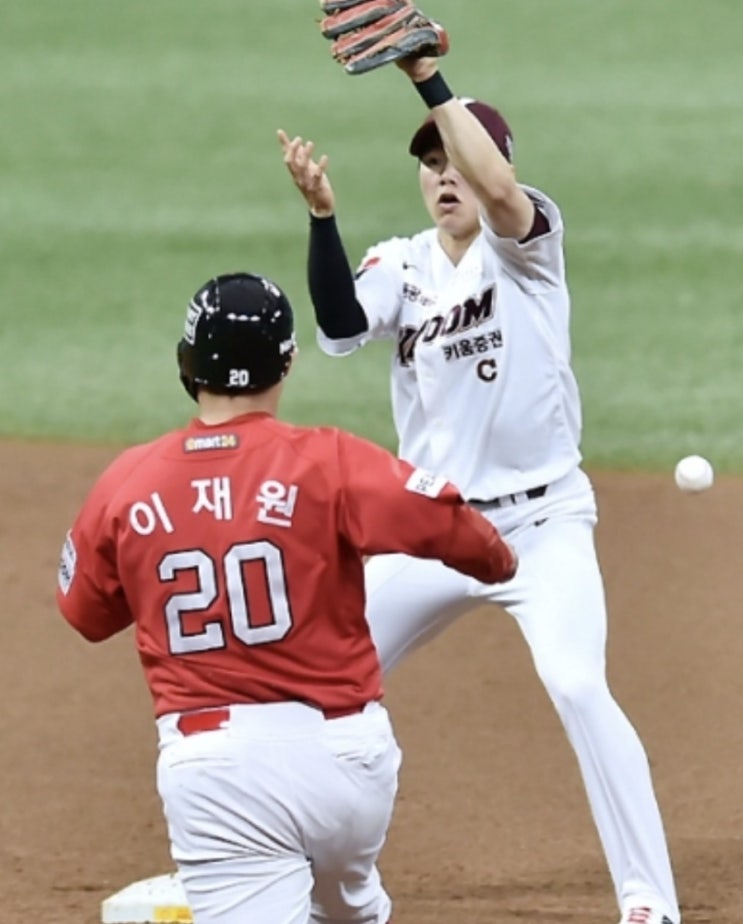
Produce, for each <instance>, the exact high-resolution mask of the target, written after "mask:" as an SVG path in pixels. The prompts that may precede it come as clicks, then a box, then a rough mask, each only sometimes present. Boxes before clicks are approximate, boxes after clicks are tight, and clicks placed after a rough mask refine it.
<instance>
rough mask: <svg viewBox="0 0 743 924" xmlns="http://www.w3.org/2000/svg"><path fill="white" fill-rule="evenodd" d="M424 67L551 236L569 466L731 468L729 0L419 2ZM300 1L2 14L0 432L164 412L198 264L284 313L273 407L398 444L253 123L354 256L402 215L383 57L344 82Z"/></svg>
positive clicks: (736, 447)
mask: <svg viewBox="0 0 743 924" xmlns="http://www.w3.org/2000/svg"><path fill="white" fill-rule="evenodd" d="M425 8H426V10H427V11H428V12H430V13H431V14H432V15H434V16H437V17H438V18H440V19H441V20H442V21H443V22H444V23H445V24H446V25H447V27H448V29H449V32H450V35H451V40H452V50H451V52H450V55H449V57H448V59H447V60H446V66H445V72H446V74H447V76H448V78H449V80H450V82H451V84H452V85H453V87H454V89H455V90H456V91H458V92H460V93H461V94H463V95H477V96H481V97H483V98H485V99H487V100H489V101H491V102H493V103H495V104H497V105H499V106H500V107H501V108H503V109H504V110H505V112H506V114H507V115H508V117H509V120H510V121H511V122H512V125H513V128H514V130H515V133H516V145H517V149H516V150H517V163H518V166H519V174H520V177H521V178H522V179H523V180H524V181H526V182H530V183H532V184H534V185H537V186H540V187H542V188H543V189H545V191H547V192H549V193H550V194H552V195H553V196H554V197H555V198H557V200H558V201H559V202H560V204H561V206H562V208H563V211H564V214H565V218H566V224H567V232H568V233H567V238H566V241H567V249H568V260H569V272H570V277H571V282H572V293H573V302H574V323H573V340H574V353H575V365H576V370H577V373H578V376H579V379H580V383H581V386H582V392H583V398H584V410H585V436H584V451H585V455H586V458H587V461H588V463H589V464H590V465H594V466H600V467H621V468H647V469H655V468H664V467H667V466H669V465H671V464H673V463H674V462H675V460H676V459H677V458H678V457H679V456H680V455H683V454H686V453H687V452H702V453H703V454H706V455H708V456H709V457H710V458H711V459H712V461H713V462H714V463H715V465H716V467H717V468H718V469H720V470H727V471H743V439H742V438H741V437H742V436H743V414H742V407H743V401H742V399H741V382H742V380H743V375H742V373H741V369H742V368H743V364H742V363H741V354H742V353H743V318H741V308H743V298H742V297H741V296H742V295H743V224H742V223H741V218H740V208H741V203H743V179H742V178H741V177H742V173H743V171H742V169H741V165H742V163H743V161H742V155H741V151H742V150H743V93H741V89H740V88H741V86H743V57H741V54H740V39H741V35H743V4H741V2H740V0H707V2H705V3H701V2H700V0H563V2H560V3H557V2H555V0H520V2H518V3H505V2H500V3H499V2H495V0H460V2H459V3H457V4H451V3H446V2H445V0H430V2H427V3H426V4H425ZM318 11H319V8H318V6H317V4H316V2H315V0H247V2H246V0H243V2H237V0H201V2H199V0H129V2H125V3H117V2H114V0H67V2H65V3H59V4H57V3H46V4H41V3H36V4H33V3H27V2H26V0H6V3H5V4H4V5H3V15H2V29H0V55H1V56H2V62H3V63H2V73H3V79H2V81H0V102H1V109H2V112H3V122H4V125H3V133H2V135H3V137H2V142H0V182H1V183H2V195H1V196H0V222H1V226H2V231H1V234H0V266H1V267H2V270H1V272H2V279H3V286H2V301H1V306H2V307H1V308H0V311H1V313H2V327H1V329H0V330H1V332H0V368H1V369H2V373H3V386H4V387H3V388H2V390H1V391H0V434H2V435H5V436H23V437H31V438H54V439H57V438H59V439H65V440H84V441H96V442H98V441H107V442H113V443H121V442H132V441H135V440H140V439H145V438H149V437H151V436H153V435H155V434H156V433H158V432H159V431H161V430H163V429H167V428H170V427H172V426H174V425H177V424H179V423H180V422H181V421H183V420H185V419H186V417H187V416H188V415H190V414H191V411H192V406H191V404H190V402H189V401H188V399H187V398H186V396H185V393H183V392H182V391H181V389H180V385H179V383H178V381H177V375H176V369H175V361H174V348H175V342H176V340H177V338H178V337H179V336H180V332H181V327H182V318H183V313H184V310H185V304H186V302H187V300H188V297H189V296H190V295H191V294H192V292H193V291H194V290H195V289H196V287H197V286H198V285H200V284H201V283H202V282H203V281H205V280H206V279H207V278H208V277H209V276H211V275H213V274H215V273H218V272H226V271H230V270H234V269H252V270H257V271H260V272H263V273H266V274H268V275H271V276H273V277H274V278H275V279H276V280H277V281H278V282H280V284H282V285H283V287H284V288H285V289H286V290H287V291H288V293H289V295H290V297H291V298H292V301H293V302H294V304H295V307H296V308H297V310H298V314H299V334H300V345H301V355H300V357H299V361H298V363H297V366H296V370H295V372H294V374H293V382H292V385H293V387H292V386H291V385H290V387H289V389H288V391H287V396H286V400H285V405H284V413H285V416H286V417H287V418H289V419H292V420H294V421H297V422H308V423H320V422H323V423H333V424H338V425H341V426H346V427H349V428H351V429H353V430H355V431H357V432H360V433H363V434H365V435H367V436H370V437H372V438H375V439H377V440H379V441H381V442H383V443H385V444H387V445H389V446H393V445H394V434H393V431H392V427H391V424H390V418H389V408H388V384H387V367H388V362H389V358H388V351H387V349H385V348H384V347H378V348H377V347H375V348H367V349H366V350H364V351H362V352H361V353H359V354H356V355H355V356H354V357H353V358H352V359H348V360H346V361H332V360H330V359H328V358H327V357H325V356H323V355H322V354H321V353H320V352H319V350H318V349H317V347H316V345H315V342H314V333H313V325H312V320H311V310H310V307H309V302H308V298H307V295H306V290H305V282H304V268H305V247H306V224H307V222H306V218H305V212H304V208H303V205H302V202H301V200H300V198H299V195H298V193H297V192H296V191H295V190H294V189H293V187H292V186H291V184H290V182H289V178H288V175H287V174H286V173H285V170H284V167H283V164H282V163H281V158H280V151H279V147H278V144H277V142H276V139H275V131H276V129H277V128H279V127H282V128H284V129H286V130H287V131H288V132H290V133H300V134H303V135H305V136H309V137H312V138H314V139H315V141H316V142H317V144H318V147H319V149H320V150H321V151H326V152H327V153H328V154H329V155H330V157H331V176H332V178H333V180H334V183H335V186H336V190H337V193H338V199H339V220H340V224H341V228H342V230H343V232H344V237H345V239H346V243H347V246H348V250H349V255H350V257H351V259H352V261H354V262H355V261H356V260H357V259H358V258H359V257H360V256H361V254H362V252H363V250H364V249H365V247H366V246H367V245H368V244H370V243H372V242H374V241H376V240H378V239H381V238H384V237H387V236H389V235H391V234H393V233H398V234H406V233H410V232H413V231H415V230H417V229H418V228H419V227H421V226H423V224H424V223H425V221H426V217H425V215H424V212H423V208H422V206H421V205H420V203H419V199H418V192H417V185H416V181H415V172H414V164H413V162H412V160H411V159H410V158H409V157H408V156H407V154H406V143H407V140H408V137H409V135H410V132H411V129H412V128H413V127H414V126H415V125H416V124H417V123H418V121H419V120H420V118H421V117H422V116H423V115H424V110H423V107H422V104H421V103H420V101H419V100H418V99H417V98H416V97H415V94H414V93H413V92H412V91H411V90H410V88H409V87H407V86H406V83H405V80H404V79H403V77H402V75H400V74H399V73H398V72H397V71H396V70H395V69H394V68H388V69H385V70H383V71H379V72H377V73H374V74H370V75H368V76H366V77H354V78H351V77H348V76H347V75H345V74H344V73H343V72H342V71H341V69H340V68H339V67H338V66H337V65H335V64H334V63H333V62H332V60H331V59H330V57H329V54H328V49H327V46H326V43H325V42H324V40H323V39H322V38H321V36H320V35H319V32H318V30H317V27H316V20H317V18H318Z"/></svg>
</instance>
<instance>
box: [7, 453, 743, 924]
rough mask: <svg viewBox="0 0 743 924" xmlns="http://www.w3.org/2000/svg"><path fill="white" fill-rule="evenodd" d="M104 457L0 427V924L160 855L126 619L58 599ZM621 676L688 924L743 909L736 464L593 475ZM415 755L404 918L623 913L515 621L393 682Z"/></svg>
mask: <svg viewBox="0 0 743 924" xmlns="http://www.w3.org/2000/svg"><path fill="white" fill-rule="evenodd" d="M112 455H113V451H112V450H105V449H81V448H79V447H72V446H45V445H40V444H18V443H13V442H5V443H2V442H0V471H1V472H2V489H1V490H2V500H3V503H2V508H3V510H2V519H1V520H0V536H1V537H2V556H0V575H1V576H2V587H3V617H4V618H3V627H2V638H3V648H2V655H1V656H0V657H2V678H3V688H4V689H5V691H6V693H5V703H6V705H5V708H4V710H3V712H2V714H1V715H0V741H1V742H2V755H3V760H2V778H1V779H2V796H3V799H2V810H1V811H0V830H1V832H2V843H1V848H0V849H1V850H2V862H1V863H0V895H1V896H2V906H1V907H0V921H1V922H2V924H42V922H43V924H97V922H98V921H99V920H100V911H99V909H100V903H101V901H102V900H103V899H104V898H105V897H106V896H108V895H109V894H110V893H111V892H114V891H116V890H118V889H119V888H121V887H123V886H125V885H127V884H129V883H130V882H132V881H133V880H135V879H141V878H146V877H148V876H152V875H155V874H159V873H162V872H167V871H169V870H170V869H171V863H170V860H169V856H168V849H167V841H166V837H165V828H164V824H163V821H162V818H161V814H160V805H159V802H158V799H157V796H156V793H155V788H154V758H155V736H154V726H153V723H152V721H151V715H150V703H149V697H148V694H147V692H146V690H145V686H144V682H143V680H142V677H141V674H140V669H139V665H138V662H137V660H136V656H135V653H134V650H133V645H132V639H131V637H130V634H129V633H126V634H125V635H124V636H123V637H121V638H117V639H114V640H112V641H110V642H107V643H105V644H104V645H101V646H92V645H88V644H87V643H85V642H83V641H82V640H81V639H79V638H78V637H77V636H76V635H75V634H74V633H73V632H72V631H71V630H70V629H69V628H68V627H67V625H66V624H65V623H64V622H63V620H62V618H61V617H60V616H59V615H58V614H57V612H56V610H55V607H54V587H55V575H56V563H57V554H58V551H59V547H60V544H61V541H62V538H63V536H64V532H65V530H66V528H67V526H68V525H69V521H70V520H71V518H72V516H73V515H74V513H75V511H76V509H77V507H78V504H79V503H80V501H81V500H82V498H83V496H84V494H85V492H86V491H87V489H88V487H89V486H90V484H91V483H92V481H93V479H94V478H95V476H96V475H97V474H98V472H99V471H100V470H101V468H102V467H103V466H104V464H105V463H106V462H107V461H108V460H109V459H110V458H111V457H112ZM593 474H594V481H595V484H596V488H597V493H598V497H599V503H600V511H601V522H600V527H599V532H598V541H599V550H600V555H601V558H602V563H603V569H604V573H605V577H606V584H607V592H608V597H609V610H610V639H609V674H610V679H611V682H612V686H613V689H614V692H615V694H616V695H617V698H618V699H619V701H620V702H621V703H622V705H623V706H624V708H625V709H626V711H627V712H628V713H629V715H630V717H631V718H632V720H633V721H634V723H635V725H636V726H637V728H638V730H639V731H640V734H641V736H642V738H643V739H644V742H645V744H646V747H647V749H648V752H649V755H650V759H651V762H652V765H653V772H654V776H655V783H656V789H657V794H658V798H659V800H660V802H661V806H662V808H663V812H664V817H665V821H666V827H667V829H668V835H669V840H670V843H671V850H672V855H673V859H674V864H675V867H676V871H677V876H678V883H679V892H680V897H681V903H682V907H683V909H684V913H685V916H684V922H685V924H702V922H710V924H740V922H741V921H743V770H742V769H741V764H743V671H742V670H741V667H742V666H743V586H742V584H743V581H742V580H741V573H742V569H741V561H742V560H743V526H742V525H741V514H742V513H743V480H741V479H724V478H723V479H720V480H719V482H718V484H716V485H715V487H714V489H713V490H712V491H710V492H709V493H708V494H705V495H701V496H697V497H688V496H682V495H681V494H679V492H678V491H677V490H676V489H675V487H674V486H673V483H672V479H671V478H669V477H660V476H652V477H651V476H647V477H637V476H629V475H621V476H620V475H612V474H602V473H593ZM387 704H388V706H389V707H390V709H391V712H392V715H393V718H394V720H395V725H396V728H397V732H398V736H399V738H400V742H401V744H402V746H403V750H404V752H405V762H404V766H403V772H402V776H401V794H400V799H399V802H398V807H397V813H396V817H395V822H394V825H393V827H392V830H391V832H390V838H389V843H388V846H387V849H386V851H385V854H384V861H383V872H384V874H385V879H386V883H387V886H388V888H389V890H390V891H391V893H392V895H393V898H394V899H395V901H396V911H395V924H460V922H462V924H464V922H467V924H485V922H488V924H493V922H497V924H527V922H528V924H530V922H535V924H536V922H539V924H550V922H552V924H554V922H569V924H616V917H617V915H616V912H615V905H614V901H613V896H612V894H611V885H610V882H609V879H608V874H607V872H606V869H605V866H604V862H603V858H602V855H601V852H600V849H599V845H598V842H597V839H596V835H595V833H594V829H593V826H592V823H591V820H590V817H589V814H588V808H587V804H586V801H585V799H584V796H583V792H582V788H581V784H580V780H579V777H578V773H577V768H576V765H575V762H574V759H573V756H572V752H571V751H570V749H569V747H568V744H567V742H566V739H565V738H564V736H563V734H562V730H561V728H560V727H559V725H558V722H557V719H556V717H555V714H554V713H553V711H552V708H551V706H550V704H549V702H548V701H547V698H546V695H545V694H544V692H543V690H542V688H541V686H540V685H539V683H538V681H537V680H536V677H535V675H534V672H533V670H532V668H531V665H530V663H529V660H528V655H527V652H526V649H525V646H524V644H523V643H522V641H521V639H520V637H519V635H518V633H517V631H516V628H515V626H514V624H513V623H512V622H511V620H510V619H509V618H508V617H507V616H505V615H504V614H502V613H501V612H499V611H498V610H479V611H477V612H476V613H473V614H472V615H471V616H469V617H466V618H465V619H462V620H460V621H459V623H458V624H457V625H456V626H455V627H454V628H452V629H451V630H450V631H449V632H448V633H446V634H445V635H444V636H442V637H440V638H439V639H438V640H437V641H436V642H434V643H433V644H432V645H430V646H429V647H428V648H426V649H424V650H423V651H421V652H419V653H417V654H416V655H414V656H413V657H412V658H411V659H410V660H409V661H408V662H407V663H406V664H404V665H403V666H402V667H401V668H399V669H398V671H397V672H396V673H395V674H394V675H392V676H391V677H390V678H389V681H388V696H387Z"/></svg>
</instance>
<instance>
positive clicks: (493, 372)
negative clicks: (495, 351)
mask: <svg viewBox="0 0 743 924" xmlns="http://www.w3.org/2000/svg"><path fill="white" fill-rule="evenodd" d="M497 375H498V364H497V363H496V361H495V360H494V359H481V360H480V362H479V363H478V364H477V376H478V378H481V379H482V380H483V382H492V381H493V380H494V379H495V378H496V377H497Z"/></svg>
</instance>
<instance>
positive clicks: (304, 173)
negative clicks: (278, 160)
mask: <svg viewBox="0 0 743 924" xmlns="http://www.w3.org/2000/svg"><path fill="white" fill-rule="evenodd" d="M276 134H277V135H278V138H279V144H280V145H281V148H282V150H283V152H284V163H285V164H286V167H287V170H288V171H289V173H290V174H291V177H292V179H293V180H294V185H295V186H296V187H297V189H298V190H299V191H300V192H301V193H302V195H303V196H304V200H305V202H306V203H307V206H308V207H309V210H310V212H312V214H313V215H314V216H315V217H316V218H329V217H330V216H331V215H333V214H334V213H335V193H334V192H333V187H332V186H331V185H330V180H329V179H328V175H327V173H326V170H327V167H328V156H327V154H323V155H322V157H320V158H319V159H318V160H315V159H314V157H313V154H314V151H315V144H314V142H312V141H305V140H304V139H303V138H300V137H299V136H297V137H295V138H292V139H290V138H289V136H288V135H287V133H286V132H285V131H284V130H283V129H281V128H280V129H279V130H278V132H277V133H276Z"/></svg>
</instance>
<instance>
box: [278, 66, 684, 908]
mask: <svg viewBox="0 0 743 924" xmlns="http://www.w3.org/2000/svg"><path fill="white" fill-rule="evenodd" d="M399 66H400V67H401V69H402V70H403V71H405V72H406V73H407V76H408V77H409V78H410V79H411V80H412V82H413V83H414V85H415V87H416V89H417V90H418V92H419V94H420V95H421V97H422V98H423V101H424V102H425V103H426V104H427V105H428V107H429V109H430V113H429V116H428V118H427V119H426V120H425V121H424V122H423V123H422V124H421V125H420V127H419V128H418V129H417V131H416V132H415V133H414V135H413V137H412V140H411V141H410V144H409V151H410V153H411V154H412V155H413V156H414V157H415V158H416V159H417V160H418V161H419V173H418V176H419V183H420V190H421V193H422V197H423V202H424V204H425V206H426V209H427V211H428V213H429V215H430V217H431V219H432V222H433V227H431V228H429V229H428V230H425V231H422V232H421V233H419V234H415V235H413V236H412V237H393V238H390V239H388V240H386V241H383V242H381V243H379V244H377V245H375V246H373V247H371V248H370V249H369V250H368V251H367V253H366V255H365V256H364V258H363V259H362V261H361V264H360V266H359V268H358V270H357V272H356V274H355V277H354V275H353V274H352V271H351V269H350V265H349V261H348V259H347V257H346V253H345V248H344V246H343V244H342V241H341V238H340V234H339V230H338V226H337V223H336V219H335V211H336V205H335V196H334V192H333V189H332V186H331V184H330V182H329V180H328V177H327V174H326V167H327V157H326V156H325V155H323V156H322V157H319V158H315V156H314V151H313V144H312V142H309V141H305V140H304V139H303V138H300V137H295V138H290V137H289V136H288V135H287V134H286V133H285V132H284V131H279V141H280V143H281V146H282V149H283V153H284V162H285V164H286V165H287V167H288V170H289V172H290V174H291V176H292V178H293V180H294V183H295V184H296V186H297V187H298V188H299V190H300V192H301V193H302V195H303V196H304V198H305V200H306V203H307V205H308V206H309V209H310V216H311V217H310V240H309V288H310V294H311V297H312V301H313V305H314V309H315V314H316V319H317V323H318V339H319V343H320V346H321V347H322V348H323V349H324V350H325V351H326V352H327V353H329V354H330V355H336V356H340V355H345V354H348V353H350V352H352V351H353V350H355V349H357V348H358V347H361V346H363V345H364V344H365V343H367V342H369V341H372V340H382V339H387V340H391V341H393V343H394V347H393V350H394V352H393V361H392V407H393V414H394V419H395V425H396V429H397V433H398V437H399V455H400V456H401V457H402V458H404V459H407V460H408V461H410V462H412V463H413V464H415V465H421V466H423V467H425V468H432V469H433V470H436V471H440V472H443V473H444V474H445V475H446V476H447V478H449V479H450V480H451V481H452V482H453V483H454V484H456V485H457V487H458V488H459V489H460V491H461V492H462V494H463V496H464V497H465V498H467V500H469V501H470V502H471V503H473V504H476V505H477V506H478V507H479V509H481V510H482V511H483V513H484V514H485V516H486V517H487V518H488V519H489V520H490V521H491V522H492V523H493V524H495V525H496V526H497V527H498V528H499V530H500V532H501V534H502V535H503V536H504V537H506V538H507V539H508V540H509V541H510V542H511V543H512V544H513V545H514V547H515V548H516V551H517V553H518V556H519V562H520V564H519V572H518V575H517V577H516V579H515V580H514V581H513V582H511V583H509V584H508V585H504V586H501V587H496V586H492V585H491V586H486V585H483V584H477V583H476V582H473V581H471V580H468V579H467V578H464V577H462V576H460V575H458V574H455V573H453V572H451V571H450V570H447V569H446V568H445V567H443V566H441V565H440V564H439V563H437V562H434V561H421V560H420V559H413V558H410V557H409V556H406V555H404V554H403V555H399V554H397V555H383V556H378V557H375V558H374V559H372V560H371V561H370V562H369V564H368V567H367V571H366V581H367V616H368V619H369V622H370V625H371V628H372V635H373V638H374V641H375V643H376V646H377V649H378V651H379V655H380V659H381V661H382V666H383V669H384V670H388V669H390V668H391V667H393V666H394V665H395V664H396V663H397V662H398V661H400V660H401V659H402V658H403V657H404V656H405V655H406V654H407V653H408V652H410V651H412V650H413V649H415V648H417V647H418V646H420V645H421V644H423V643H424V642H426V641H427V640H428V639H431V638H433V637H434V636H435V635H437V634H438V633H440V632H441V631H442V630H443V629H444V628H445V627H446V626H447V625H449V624H450V623H451V622H452V620H454V619H455V618H456V617H458V616H460V615H461V614H463V613H465V612H467V611H468V610H471V609H473V608H474V607H476V606H479V605H481V604H483V603H487V602H493V603H498V604H500V605H502V606H503V607H504V608H505V609H506V610H507V611H508V612H509V613H511V615H512V616H513V617H514V618H515V619H516V620H517V622H518V624H519V627H520V629H521V631H522V633H523V635H524V637H525V639H526V642H527V644H528V645H529V647H530V650H531V653H532V656H533V660H534V665H535V668H536V670H537V673H538V674H539V677H540V679H541V680H542V682H543V683H544V686H545V688H546V690H547V692H548V694H549V696H550V698H551V700H552V702H553V704H554V706H555V708H556V710H557V712H558V714H559V716H560V719H561V720H562V723H563V725H564V727H565V731H566V733H567V735H568V738H569V740H570V743H571V744H572V746H573V748H574V750H575V754H576V757H577V759H578V764H579V767H580V771H581V774H582V777H583V781H584V784H585V788H586V792H587V795H588V800H589V803H590V807H591V810H592V813H593V817H594V821H595V823H596V826H597V829H598V833H599V836H600V839H601V842H602V845H603V848H604V852H605V855H606V859H607V862H608V866H609V870H610V873H611V877H612V880H613V883H614V887H615V892H616V897H617V902H618V905H619V908H620V915H621V924H679V921H680V913H679V907H678V902H677V898H676V891H675V885H674V878H673V873H672V868H671V864H670V860H669V856H668V849H667V846H666V838H665V834H664V830H663V824H662V820H661V815H660V812H659V809H658V805H657V802H656V798H655V795H654V791H653V785H652V780H651V775H650V770H649V767H648V761H647V757H646V754H645V751H644V748H643V745H642V743H641V741H640V739H639V737H638V735H637V733H636V731H635V729H634V728H633V726H632V725H631V724H630V722H629V720H628V719H627V717H626V716H625V714H624V713H623V712H622V710H621V709H620V707H619V705H618V704H617V703H616V701H615V700H614V698H613V696H612V694H611V692H610V690H609V687H608V685H607V681H606V669H605V643H606V608H605V600H604V591H603V585H602V579H601V574H600V571H599V565H598V563H597V559H596V552H595V546H594V526H595V523H596V505H595V499H594V493H593V490H592V487H591V484H590V482H589V479H588V477H587V476H586V474H585V473H584V471H583V470H582V468H581V452H580V446H579V443H580V431H581V408H580V400H579V393H578V388H577V385H576V380H575V377H574V375H573V372H572V369H571V364H570V332H569V322H570V298H569V293H568V288H567V284H566V278H565V260H564V252H563V221H562V216H561V214H560V210H559V208H558V207H557V205H556V204H555V203H554V202H553V201H552V200H551V199H550V198H549V197H548V196H546V195H545V194H544V193H543V192H541V191H540V190H537V189H534V188H532V187H529V186H525V185H522V184H520V183H519V182H517V180H516V177H515V172H514V168H513V165H512V158H513V139H512V135H511V131H510V129H509V127H508V125H507V123H506V122H505V120H504V119H503V116H502V115H501V114H500V112H498V111H497V110H495V109H493V108H492V107H491V106H489V105H487V104H485V103H482V102H480V101H476V100H468V99H458V98H455V97H454V95H453V93H452V92H451V90H450V89H449V87H448V85H447V84H446V82H445V80H444V78H443V77H442V75H441V73H440V72H439V70H438V63H437V59H434V58H419V59H411V58H408V59H404V60H403V61H402V62H400V63H399ZM390 614H392V616H393V618H389V617H390ZM395 614H397V615H398V616H400V617H401V616H402V615H403V614H404V617H405V618H404V619H403V618H395Z"/></svg>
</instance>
